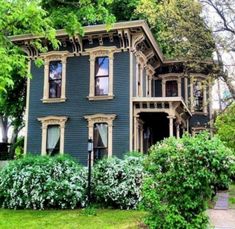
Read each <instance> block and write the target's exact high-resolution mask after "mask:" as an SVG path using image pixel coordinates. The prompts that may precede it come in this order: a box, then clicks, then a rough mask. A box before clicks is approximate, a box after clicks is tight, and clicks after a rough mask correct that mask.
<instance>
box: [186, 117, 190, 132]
mask: <svg viewBox="0 0 235 229" xmlns="http://www.w3.org/2000/svg"><path fill="white" fill-rule="evenodd" d="M186 125H187V127H186V129H187V132H188V133H189V120H188V119H187V121H186Z"/></svg>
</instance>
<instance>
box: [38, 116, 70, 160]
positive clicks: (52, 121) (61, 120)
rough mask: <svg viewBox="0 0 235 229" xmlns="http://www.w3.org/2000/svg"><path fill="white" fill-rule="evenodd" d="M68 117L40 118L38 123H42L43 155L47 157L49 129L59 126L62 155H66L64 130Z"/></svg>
mask: <svg viewBox="0 0 235 229" xmlns="http://www.w3.org/2000/svg"><path fill="white" fill-rule="evenodd" d="M67 119H68V117H66V116H47V117H41V118H38V121H40V122H41V123H42V144H41V155H43V156H45V155H47V153H46V145H47V129H48V126H49V125H59V127H60V154H63V153H64V132H65V131H64V130H65V123H66V121H67Z"/></svg>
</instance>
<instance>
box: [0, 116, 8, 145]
mask: <svg viewBox="0 0 235 229" xmlns="http://www.w3.org/2000/svg"><path fill="white" fill-rule="evenodd" d="M0 129H1V132H2V142H3V143H7V142H8V136H7V135H8V118H7V117H5V116H3V115H0Z"/></svg>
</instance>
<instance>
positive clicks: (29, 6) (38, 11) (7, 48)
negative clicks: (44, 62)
mask: <svg viewBox="0 0 235 229" xmlns="http://www.w3.org/2000/svg"><path fill="white" fill-rule="evenodd" d="M51 25H52V24H51V21H50V20H49V19H48V18H47V12H46V11H45V10H43V9H42V8H41V7H40V5H39V1H38V0H26V1H25V0H16V1H10V0H0V31H1V33H0V59H1V62H0V92H1V91H2V90H5V88H6V86H12V85H13V80H12V75H13V74H15V72H17V74H18V75H20V76H27V74H28V72H27V70H28V67H27V57H26V56H25V55H24V53H23V52H22V50H21V49H20V48H19V47H17V46H15V45H13V43H12V42H11V41H10V39H9V37H8V36H11V35H19V34H28V33H31V34H34V35H41V36H44V37H45V38H47V39H49V41H50V42H51V43H52V45H53V46H54V47H55V48H56V47H58V42H57V40H56V39H55V30H54V29H53V27H52V26H51ZM35 45H36V47H38V48H39V49H40V50H41V49H42V48H43V46H42V44H41V43H40V41H35Z"/></svg>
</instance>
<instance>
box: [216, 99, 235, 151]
mask: <svg viewBox="0 0 235 229" xmlns="http://www.w3.org/2000/svg"><path fill="white" fill-rule="evenodd" d="M215 127H216V129H217V131H216V134H217V135H218V137H219V138H220V139H221V140H222V141H223V142H224V144H225V145H227V146H228V147H230V148H231V149H232V150H233V151H234V153H235V103H233V104H231V105H230V106H229V107H228V108H227V109H226V110H225V111H224V112H223V113H221V114H220V115H219V116H218V117H217V118H216V122H215Z"/></svg>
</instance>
